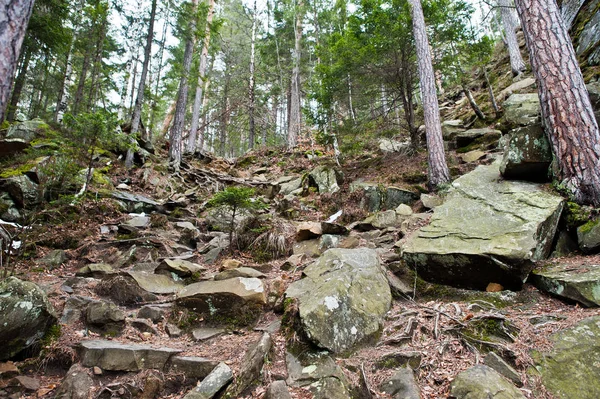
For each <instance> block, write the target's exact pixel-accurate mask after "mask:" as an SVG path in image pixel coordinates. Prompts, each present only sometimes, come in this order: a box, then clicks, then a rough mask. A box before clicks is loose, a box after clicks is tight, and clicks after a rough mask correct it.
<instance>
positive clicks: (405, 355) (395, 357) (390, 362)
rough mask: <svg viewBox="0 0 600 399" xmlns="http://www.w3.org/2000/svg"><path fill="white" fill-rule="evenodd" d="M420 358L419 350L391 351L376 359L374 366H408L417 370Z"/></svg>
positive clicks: (389, 367) (390, 367)
mask: <svg viewBox="0 0 600 399" xmlns="http://www.w3.org/2000/svg"><path fill="white" fill-rule="evenodd" d="M421 358H422V355H421V353H420V352H392V353H388V354H387V355H383V356H382V357H381V358H379V359H377V361H376V362H375V366H376V367H378V368H382V369H395V368H398V367H410V368H411V369H413V370H418V369H419V367H420V366H421ZM392 395H393V394H392Z"/></svg>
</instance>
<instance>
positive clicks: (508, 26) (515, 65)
mask: <svg viewBox="0 0 600 399" xmlns="http://www.w3.org/2000/svg"><path fill="white" fill-rule="evenodd" d="M498 6H499V7H500V16H501V18H502V25H503V26H504V35H505V37H506V46H507V47H508V55H509V57H510V68H511V69H512V73H513V76H520V75H521V74H522V73H523V72H525V69H526V67H525V61H523V57H521V49H520V47H519V41H518V40H517V33H516V29H517V28H518V27H519V24H518V22H519V21H518V19H517V18H515V17H514V13H513V12H512V4H511V2H510V0H498Z"/></svg>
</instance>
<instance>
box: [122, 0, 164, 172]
mask: <svg viewBox="0 0 600 399" xmlns="http://www.w3.org/2000/svg"><path fill="white" fill-rule="evenodd" d="M156 3H157V0H152V8H151V10H150V26H149V27H148V35H147V36H146V47H145V48H144V63H143V64H142V76H141V77H140V86H139V87H138V92H137V98H136V99H135V106H134V107H133V116H132V117H131V136H132V138H133V139H135V135H136V134H137V132H138V130H139V129H140V120H141V118H142V104H143V103H144V88H145V87H146V77H147V76H148V67H149V65H150V57H152V54H151V52H152V40H153V38H154V20H155V19H156ZM142 134H143V133H142ZM142 138H143V139H144V140H147V137H142ZM132 166H133V150H132V149H129V150H128V151H127V157H126V159H125V167H126V168H127V169H129V168H131V167H132Z"/></svg>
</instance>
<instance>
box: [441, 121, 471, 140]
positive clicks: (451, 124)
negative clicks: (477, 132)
mask: <svg viewBox="0 0 600 399" xmlns="http://www.w3.org/2000/svg"><path fill="white" fill-rule="evenodd" d="M464 131H465V126H464V125H463V122H462V121H461V120H460V119H453V120H449V121H443V122H442V136H443V137H444V140H446V141H450V140H454V138H455V137H456V135H457V134H458V133H462V132H464Z"/></svg>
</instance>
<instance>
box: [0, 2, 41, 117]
mask: <svg viewBox="0 0 600 399" xmlns="http://www.w3.org/2000/svg"><path fill="white" fill-rule="evenodd" d="M0 10H2V12H0V123H1V122H2V121H3V120H4V113H5V112H6V107H7V104H8V98H9V96H10V89H11V88H12V82H13V75H14V73H15V69H16V67H17V60H18V59H19V54H20V52H21V46H22V45H23V39H24V38H25V31H26V29H27V24H28V22H29V17H30V16H31V11H32V10H33V0H21V1H17V0H0Z"/></svg>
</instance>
